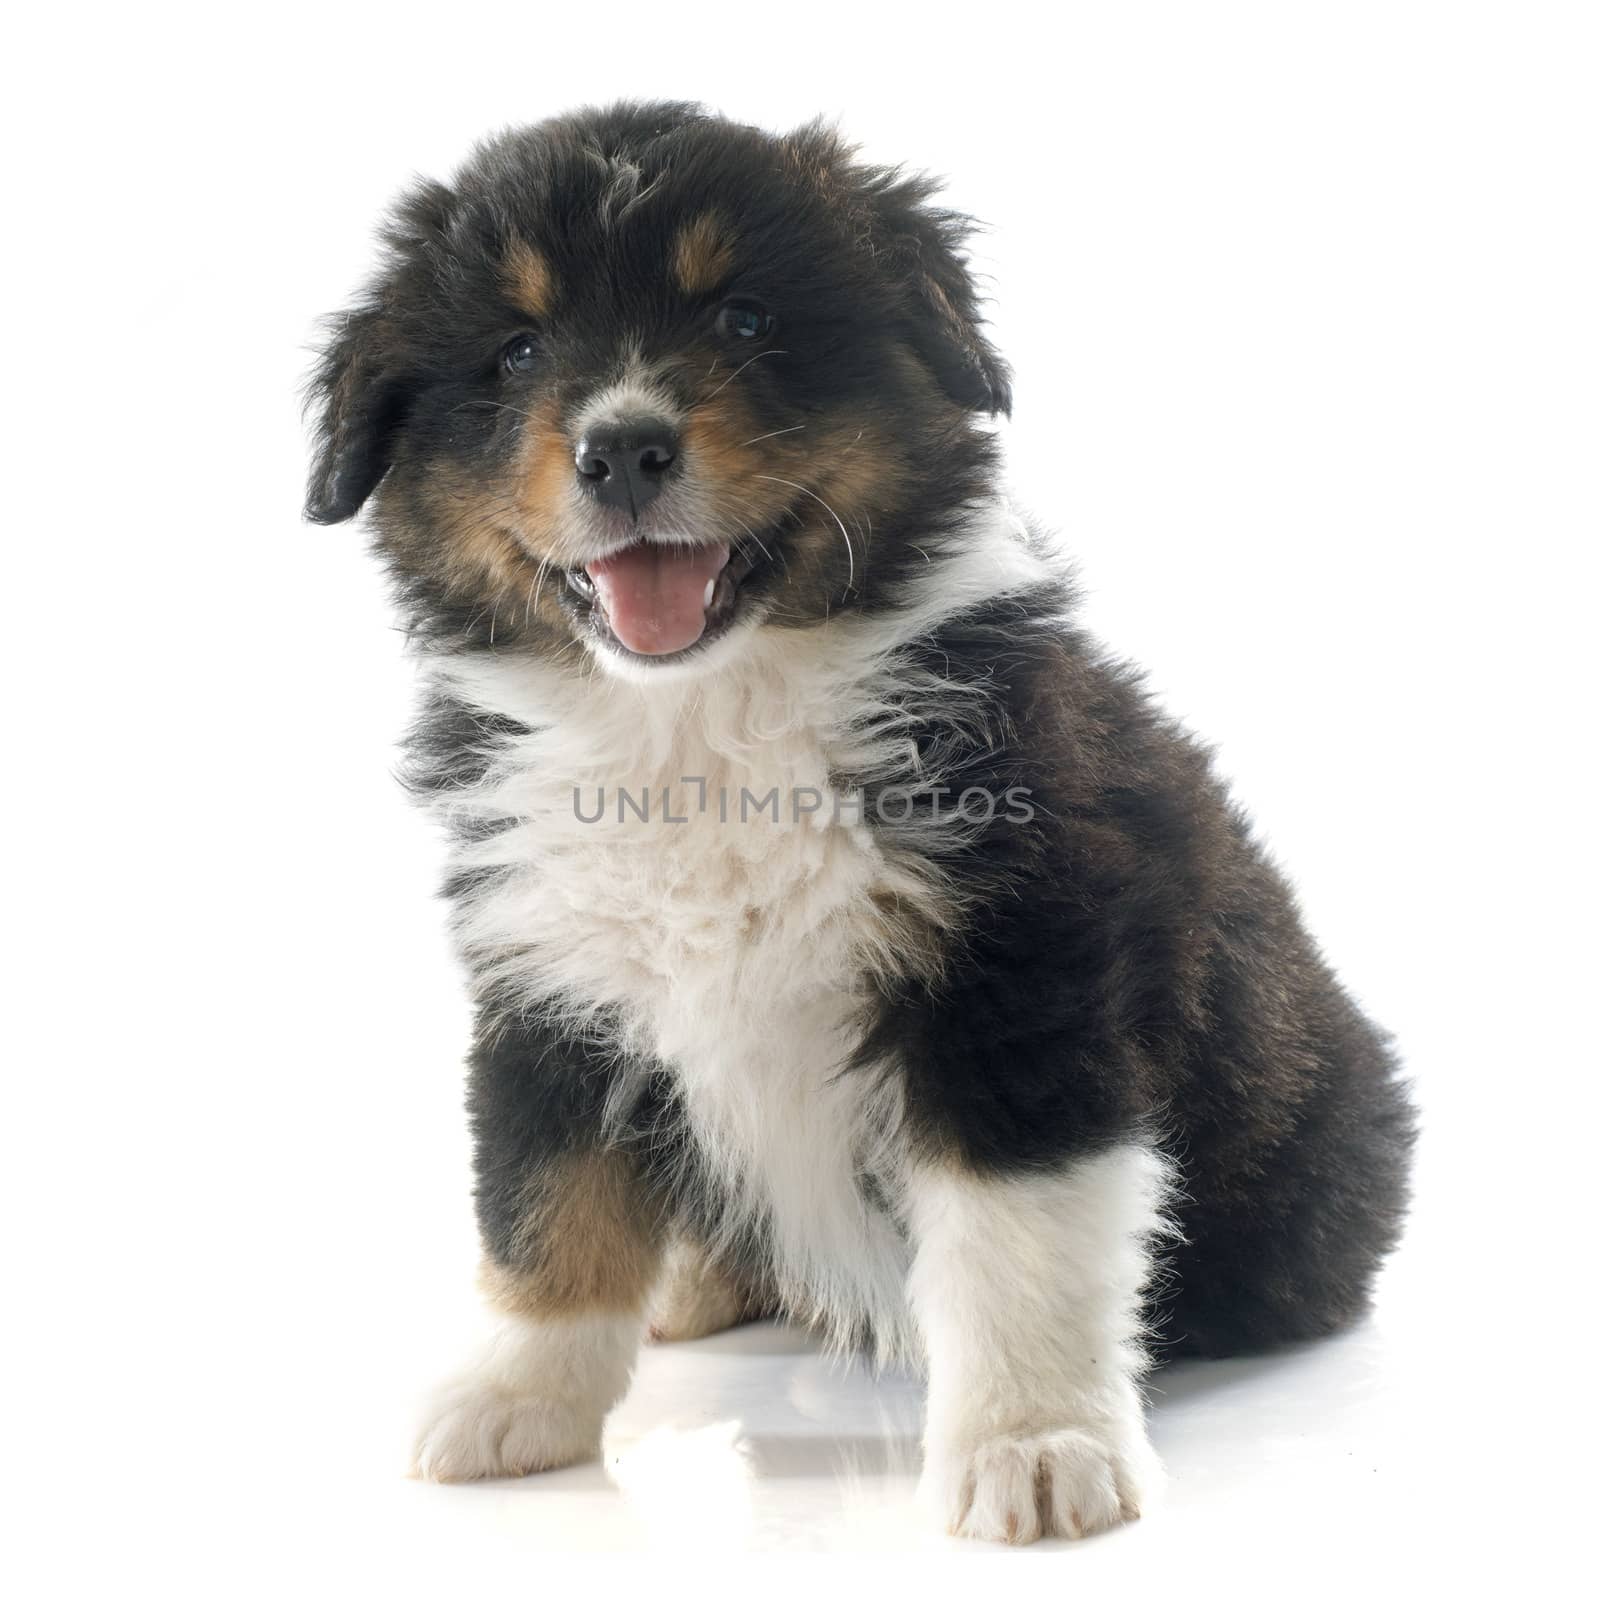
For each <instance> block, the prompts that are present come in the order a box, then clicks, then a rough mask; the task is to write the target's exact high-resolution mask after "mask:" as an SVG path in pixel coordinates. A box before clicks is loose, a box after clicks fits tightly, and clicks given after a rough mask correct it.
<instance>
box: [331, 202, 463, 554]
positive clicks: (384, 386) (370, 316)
mask: <svg viewBox="0 0 1600 1600" xmlns="http://www.w3.org/2000/svg"><path fill="white" fill-rule="evenodd" d="M454 210H455V196H454V194H453V193H452V192H451V190H450V189H448V188H447V187H446V186H445V185H444V184H442V183H432V182H422V183H419V184H417V185H416V187H415V188H413V189H411V190H410V191H409V192H408V193H406V194H403V195H402V196H401V197H400V199H399V200H398V201H397V202H396V204H395V207H394V209H393V210H392V211H391V212H390V214H389V217H388V220H387V221H386V222H385V224H384V226H383V228H382V230H381V232H380V238H381V240H382V243H383V247H384V251H385V255H386V258H387V259H386V260H385V262H384V265H383V268H382V269H381V271H380V272H379V275H378V277H377V278H376V279H374V280H373V282H372V283H371V284H370V285H369V286H368V289H367V293H366V295H365V296H364V298H363V299H362V301H361V303H360V304H359V305H358V306H357V308H356V309H355V310H354V311H352V312H350V313H349V315H347V316H345V317H344V318H342V319H340V320H339V321H338V322H337V323H336V324H335V327H334V332H333V337H332V339H331V340H330V341H329V343H328V344H327V346H326V347H325V348H324V349H323V352H322V358H321V360H320V361H318V363H317V366H316V369H315V371H313V373H312V374H311V381H310V383H309V384H308V385H307V397H306V409H307V411H308V412H310V413H311V414H313V415H314V417H315V419H316V421H315V428H316V438H317V451H316V459H315V460H314V462H313V463H312V467H311V482H310V485H309V487H308V489H307V491H306V516H307V518H308V519H309V520H310V521H312V522H346V521H348V520H349V519H350V518H351V517H353V516H354V515H355V514H356V512H358V511H359V510H360V509H361V507H362V506H363V505H364V504H366V500H367V496H368V495H370V494H371V493H372V491H373V490H374V489H376V488H377V487H378V484H379V482H380V480H381V479H382V477H383V475H384V473H385V472H387V471H388V470H389V463H390V461H391V460H392V459H393V456H394V446H395V440H396V439H397V438H398V437H399V434H400V430H401V428H402V427H403V425H404V423H405V419H406V413H407V412H408V411H409V409H410V407H411V403H412V400H413V398H414V394H415V390H416V385H417V381H418V374H417V372H416V370H415V363H414V361H413V359H412V357H411V354H410V352H409V348H408V347H409V341H408V339H407V338H406V337H405V335H404V333H403V331H402V330H403V323H404V318H403V313H402V310H401V308H403V307H404V306H405V305H406V304H407V303H408V301H409V300H410V299H411V298H412V296H413V295H414V293H415V292H416V286H417V284H418V282H423V283H425V282H426V281H427V280H428V275H429V272H430V270H433V269H435V268H436V267H437V254H438V251H439V250H440V248H441V247H442V245H443V244H444V242H445V240H446V238H447V236H448V232H449V228H450V224H451V218H452V216H453V213H454ZM430 263H431V266H430Z"/></svg>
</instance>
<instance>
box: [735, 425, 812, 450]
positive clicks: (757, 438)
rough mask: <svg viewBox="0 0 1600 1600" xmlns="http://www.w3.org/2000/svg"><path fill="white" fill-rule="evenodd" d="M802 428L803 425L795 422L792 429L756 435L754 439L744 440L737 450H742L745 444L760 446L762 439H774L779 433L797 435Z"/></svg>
mask: <svg viewBox="0 0 1600 1600" xmlns="http://www.w3.org/2000/svg"><path fill="white" fill-rule="evenodd" d="M803 427H805V423H803V422H797V423H795V425H794V426H793V427H792V428H774V429H773V430H772V432H771V433H758V434H757V435H756V436H755V438H753V439H746V440H745V442H744V444H742V445H740V446H739V449H741V450H743V449H744V446H745V445H746V444H760V443H761V441H762V440H763V439H776V438H777V437H778V435H779V434H780V433H799V431H800V430H801V429H802V428H803Z"/></svg>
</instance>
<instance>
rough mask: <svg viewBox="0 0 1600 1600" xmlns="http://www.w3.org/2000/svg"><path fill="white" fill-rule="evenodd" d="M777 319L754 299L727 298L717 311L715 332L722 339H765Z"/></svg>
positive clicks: (774, 326) (776, 322)
mask: <svg viewBox="0 0 1600 1600" xmlns="http://www.w3.org/2000/svg"><path fill="white" fill-rule="evenodd" d="M777 326H778V319H777V318H776V317H775V316H773V315H772V313H771V312H770V311H768V310H767V308H766V307H765V306H762V305H757V304H756V302H755V301H754V300H729V301H728V302H727V303H726V304H725V305H723V307H722V309H721V310H720V311H718V312H717V332H718V333H720V334H721V335H722V336H723V338H724V339H765V338H766V337H767V336H768V335H769V334H770V333H771V332H772V330H773V329H774V328H776V327H777Z"/></svg>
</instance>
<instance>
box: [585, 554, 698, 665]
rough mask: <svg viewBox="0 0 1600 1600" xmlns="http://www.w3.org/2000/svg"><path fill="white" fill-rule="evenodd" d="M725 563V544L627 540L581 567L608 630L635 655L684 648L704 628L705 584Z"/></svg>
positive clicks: (691, 642) (661, 654)
mask: <svg viewBox="0 0 1600 1600" xmlns="http://www.w3.org/2000/svg"><path fill="white" fill-rule="evenodd" d="M727 564H728V547H727V545H725V544H704V545H692V546H690V545H661V544H644V543H640V544H631V545H629V546H628V548H627V549H626V550H621V551H619V552H618V553H617V554H616V555H614V556H607V557H606V558H605V560H604V561H591V562H590V563H589V565H588V567H587V568H586V569H585V570H586V571H587V572H588V574H589V576H590V577H591V578H592V579H593V580H594V586H595V588H596V589H598V590H599V592H600V603H601V604H602V605H603V606H604V607H605V608H606V616H607V617H608V618H609V619H610V622H611V631H612V632H613V633H614V634H616V636H617V637H618V638H619V639H620V640H621V641H622V642H623V643H624V644H625V645H626V646H627V647H628V648H629V649H630V650H632V651H633V652H634V653H635V654H636V655H641V656H665V655H671V654H672V652H673V651H674V650H687V649H688V648H689V646H690V645H692V644H693V643H694V642H695V640H696V639H698V638H699V637H700V635H701V634H702V633H704V632H705V631H706V585H707V584H708V583H712V582H714V581H715V580H716V576H717V574H718V573H719V572H721V571H722V569H723V568H724V567H725V566H727Z"/></svg>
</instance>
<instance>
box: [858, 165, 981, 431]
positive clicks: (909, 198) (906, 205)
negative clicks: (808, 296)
mask: <svg viewBox="0 0 1600 1600" xmlns="http://www.w3.org/2000/svg"><path fill="white" fill-rule="evenodd" d="M936 188H937V185H936V183H935V182H934V180H932V179H930V178H924V177H920V176H919V177H901V176H899V175H892V177H891V181H889V182H888V183H886V184H885V185H884V187H883V188H882V190H881V191H880V194H879V196H878V205H879V208H880V216H882V217H883V219H884V221H885V222H886V224H887V225H888V229H889V247H890V259H891V260H892V261H897V262H898V263H899V264H900V266H901V269H902V270H903V271H904V273H905V276H906V281H907V283H908V284H909V286H910V288H911V291H912V293H913V295H914V297H915V299H914V304H913V311H912V334H913V338H914V339H915V341H916V345H917V352H918V354H919V355H921V357H922V358H923V360H924V361H926V362H927V363H928V365H929V366H930V367H932V368H933V371H934V376H935V377H937V378H938V380H939V383H940V386H941V387H942V388H943V389H944V391H945V393H946V394H948V395H949V396H950V398H951V399H952V400H955V401H958V402H959V403H960V404H961V405H964V406H966V407H967V408H968V409H969V410H972V411H987V412H988V413H989V414H990V415H991V416H994V415H996V414H999V413H1004V414H1005V415H1006V416H1008V417H1009V416H1010V415H1011V368H1010V367H1009V366H1008V365H1007V364H1006V362H1005V360H1004V359H1003V358H1002V357H1001V356H1000V354H999V352H998V351H996V349H995V348H994V346H993V345H992V344H990V342H989V340H988V338H987V336H986V335H985V334H984V332H983V317H982V315H981V314H980V311H979V305H980V302H979V298H978V291H977V287H976V286H975V285H974V283H973V281H972V271H971V269H970V268H969V267H968V265H967V257H966V249H965V246H966V242H967V239H968V237H969V236H970V234H971V233H972V231H973V227H974V224H973V221H972V219H971V218H970V217H967V216H964V215H963V214H962V213H960V212H959V211H949V210H945V209H943V208H941V207H937V206H931V205H929V204H928V201H929V199H930V197H931V196H932V195H933V194H934V192H935V191H936Z"/></svg>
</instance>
